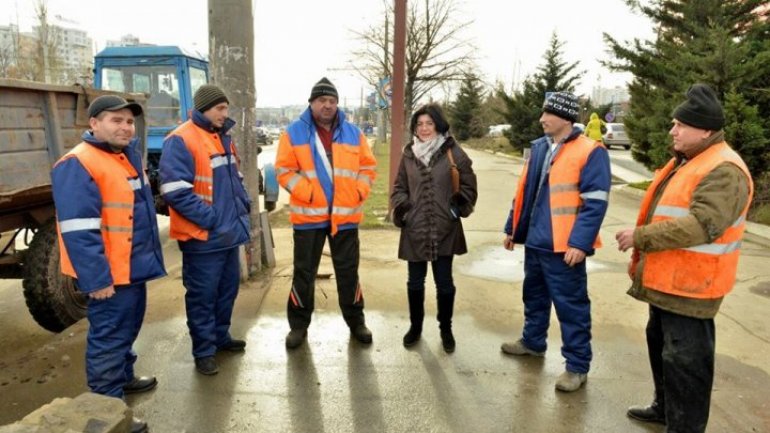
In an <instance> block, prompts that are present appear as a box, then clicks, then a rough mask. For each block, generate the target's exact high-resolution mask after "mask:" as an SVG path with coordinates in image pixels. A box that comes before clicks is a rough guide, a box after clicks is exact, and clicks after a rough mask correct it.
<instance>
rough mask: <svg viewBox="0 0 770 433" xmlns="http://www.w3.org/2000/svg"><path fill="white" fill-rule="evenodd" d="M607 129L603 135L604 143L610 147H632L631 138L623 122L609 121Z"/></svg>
mask: <svg viewBox="0 0 770 433" xmlns="http://www.w3.org/2000/svg"><path fill="white" fill-rule="evenodd" d="M606 126H607V131H606V132H605V133H604V135H602V143H604V145H605V146H606V147H607V149H609V148H610V147H611V146H623V149H626V150H628V149H630V148H631V140H630V139H629V138H628V135H627V134H626V128H625V127H624V126H623V124H622V123H608V124H607V125H606Z"/></svg>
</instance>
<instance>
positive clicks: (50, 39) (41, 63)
mask: <svg viewBox="0 0 770 433" xmlns="http://www.w3.org/2000/svg"><path fill="white" fill-rule="evenodd" d="M35 16H36V17H37V21H38V25H37V27H36V28H35V32H36V33H37V53H36V54H37V55H36V57H35V80H37V81H44V82H46V83H51V82H57V81H59V79H60V77H59V76H60V75H61V71H60V69H61V63H62V62H61V59H60V58H59V55H58V53H57V49H58V45H59V38H58V29H57V27H56V26H52V25H51V24H50V23H49V20H48V4H47V2H46V0H37V1H36V3H35Z"/></svg>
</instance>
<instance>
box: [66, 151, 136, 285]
mask: <svg viewBox="0 0 770 433" xmlns="http://www.w3.org/2000/svg"><path fill="white" fill-rule="evenodd" d="M68 158H77V159H78V161H80V163H81V164H82V165H83V167H84V168H85V169H86V171H88V173H89V174H90V175H91V178H93V179H94V182H95V183H96V186H97V187H98V188H99V194H100V195H101V199H102V215H101V216H102V221H101V231H102V240H103V241H104V255H105V256H107V261H108V262H109V264H110V273H111V274H112V281H113V285H116V286H117V285H125V284H130V283H131V236H132V233H133V230H134V221H133V218H134V188H133V187H132V186H131V183H129V180H131V179H134V178H137V177H138V176H139V174H138V173H137V172H136V170H135V169H134V166H133V165H131V162H129V160H128V158H126V156H125V155H123V154H122V153H111V152H105V151H102V150H99V149H97V148H96V147H94V146H92V145H90V144H87V143H80V144H78V145H77V146H75V147H74V148H73V149H72V150H71V151H69V152H68V153H67V154H66V155H64V156H63V157H62V158H61V159H60V160H59V161H58V162H57V163H56V164H57V165H58V164H59V163H61V162H62V161H64V160H66V159H68ZM56 228H57V232H58V235H59V256H60V263H61V271H62V273H63V274H64V275H69V276H71V277H73V278H77V274H76V273H75V269H74V268H73V266H72V262H71V261H70V258H69V253H68V251H67V248H66V246H65V244H64V242H63V240H62V236H61V227H60V226H59V223H58V222H57V224H56ZM73 253H74V254H77V252H73Z"/></svg>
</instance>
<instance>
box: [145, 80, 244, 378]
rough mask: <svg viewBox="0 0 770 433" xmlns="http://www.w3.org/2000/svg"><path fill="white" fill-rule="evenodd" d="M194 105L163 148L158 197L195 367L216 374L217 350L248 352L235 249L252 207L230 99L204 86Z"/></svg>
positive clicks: (216, 88)
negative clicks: (174, 250)
mask: <svg viewBox="0 0 770 433" xmlns="http://www.w3.org/2000/svg"><path fill="white" fill-rule="evenodd" d="M193 100H194V104H195V110H193V112H192V118H191V119H190V120H188V121H186V122H185V123H183V124H182V125H180V126H179V127H178V128H176V129H175V130H174V131H172V132H171V133H170V134H169V135H168V137H167V138H166V140H165V142H164V143H163V154H162V156H161V158H160V167H159V168H160V178H161V186H160V191H161V193H162V194H163V198H164V199H165V200H166V203H168V205H169V214H170V216H171V224H170V227H169V237H171V238H172V239H176V240H177V241H179V248H180V249H181V250H182V282H183V284H184V286H185V289H186V290H187V291H186V293H185V307H186V309H187V326H188V328H189V329H190V337H191V338H192V355H193V358H195V368H196V369H197V370H198V372H199V373H201V374H205V375H213V374H216V373H217V372H218V367H217V363H216V361H215V359H214V355H215V354H216V353H217V352H219V351H229V352H242V351H243V350H244V348H245V346H246V342H245V341H243V340H236V339H233V338H232V337H231V335H230V317H231V316H232V312H233V304H234V303H235V298H236V296H237V295H238V283H239V281H240V261H239V258H238V257H239V255H238V247H239V246H240V245H243V244H245V243H247V242H248V241H249V210H250V209H251V201H250V200H249V197H248V195H247V194H246V189H245V188H244V186H243V183H242V181H241V175H240V171H239V168H238V165H239V163H240V161H239V160H238V156H237V153H236V148H235V143H234V142H233V141H232V138H231V137H230V133H229V131H230V129H231V128H232V127H233V126H234V125H235V121H233V120H232V119H230V118H229V117H227V115H228V111H229V103H230V101H229V100H228V99H227V95H225V93H224V92H223V91H222V89H220V88H219V87H217V86H214V85H211V84H206V85H203V86H201V87H200V88H199V89H198V90H197V91H196V92H195V95H194V98H193Z"/></svg>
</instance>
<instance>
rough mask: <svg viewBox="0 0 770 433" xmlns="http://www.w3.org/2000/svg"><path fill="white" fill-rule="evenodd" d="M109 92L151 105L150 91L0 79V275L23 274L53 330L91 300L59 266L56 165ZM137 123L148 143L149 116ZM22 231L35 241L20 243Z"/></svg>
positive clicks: (39, 315) (38, 312) (38, 316)
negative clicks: (90, 107) (53, 190)
mask: <svg viewBox="0 0 770 433" xmlns="http://www.w3.org/2000/svg"><path fill="white" fill-rule="evenodd" d="M103 94H119V95H121V96H123V97H124V98H126V99H128V100H131V101H135V102H138V103H140V104H142V105H143V106H144V105H145V96H144V95H143V94H133V93H132V94H124V93H117V92H109V91H102V90H97V89H93V88H84V87H82V86H58V85H50V84H43V83H37V82H31V81H23V80H9V79H0V278H22V279H23V287H24V297H25V298H26V302H27V307H28V308H29V311H30V312H31V313H32V316H33V317H34V319H35V320H36V321H37V322H38V323H39V324H40V325H41V326H42V327H44V328H45V329H48V330H50V331H53V332H60V331H62V330H64V329H65V328H67V327H68V326H70V325H71V324H73V323H75V322H76V321H78V320H79V319H81V318H82V317H83V316H84V315H85V312H86V300H85V298H84V296H83V295H82V294H81V293H80V291H79V290H77V288H76V287H75V286H74V284H73V280H72V279H71V278H69V277H66V276H64V275H62V274H61V272H60V268H59V246H58V242H57V233H56V225H55V218H54V214H55V212H54V204H53V196H52V194H51V178H50V171H51V167H52V166H53V164H54V163H55V162H56V161H57V160H58V159H59V158H60V157H61V156H62V155H64V154H65V153H67V152H68V151H69V150H70V149H71V148H72V147H74V146H75V145H77V144H78V143H79V142H80V136H81V135H82V133H83V131H85V130H86V129H88V115H87V108H88V105H89V104H90V102H91V100H93V98H95V97H97V96H99V95H103ZM136 127H137V135H138V136H139V137H140V138H141V139H142V140H141V141H142V143H146V142H147V128H146V127H145V124H144V119H143V117H142V116H140V117H138V118H137V123H136ZM144 152H145V153H146V149H144ZM20 239H23V241H24V244H25V245H27V246H28V248H26V249H19V250H17V249H16V248H15V245H16V244H17V240H20Z"/></svg>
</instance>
